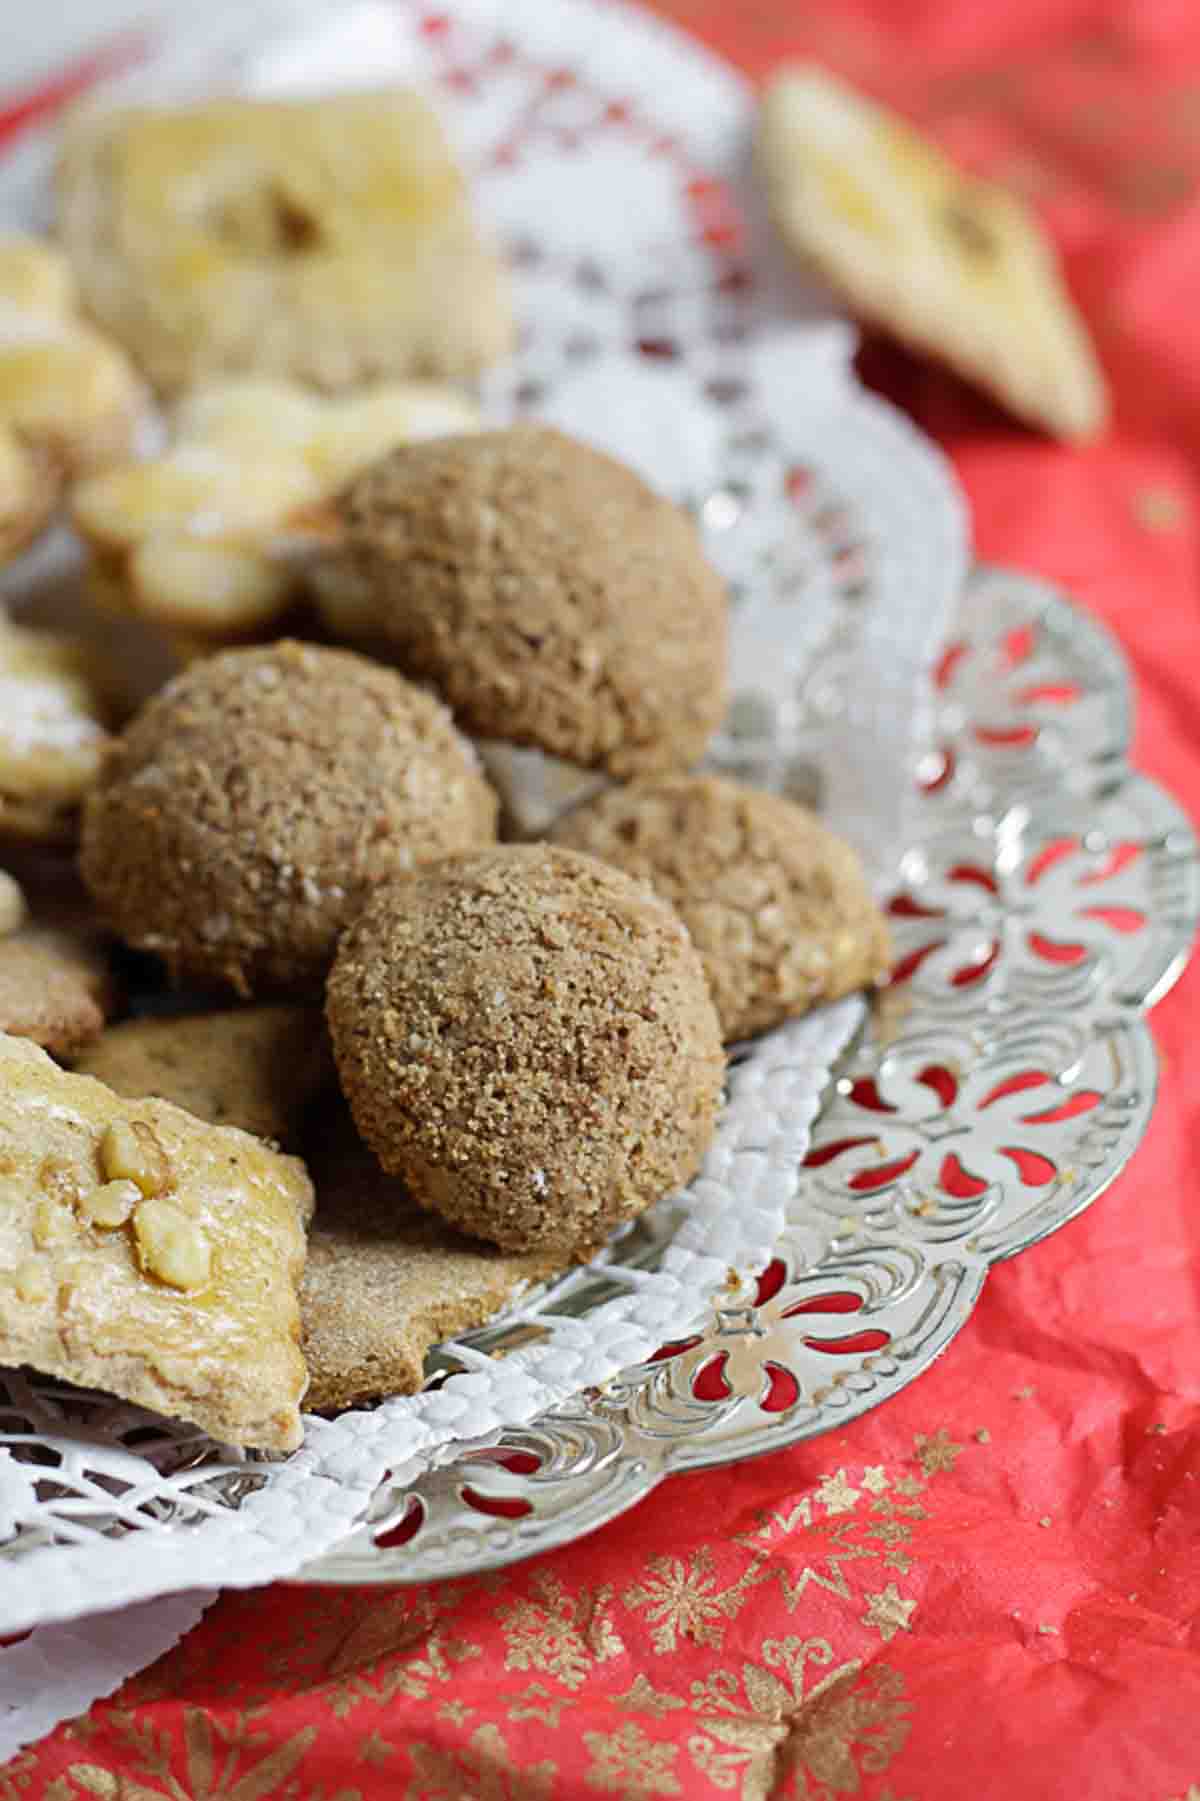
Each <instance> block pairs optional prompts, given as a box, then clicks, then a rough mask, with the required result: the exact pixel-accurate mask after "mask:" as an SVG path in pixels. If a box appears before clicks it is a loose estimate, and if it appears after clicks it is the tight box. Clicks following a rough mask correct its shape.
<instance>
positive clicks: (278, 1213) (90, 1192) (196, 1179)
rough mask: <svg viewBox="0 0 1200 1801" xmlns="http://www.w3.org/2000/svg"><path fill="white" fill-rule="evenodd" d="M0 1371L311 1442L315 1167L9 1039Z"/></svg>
mask: <svg viewBox="0 0 1200 1801" xmlns="http://www.w3.org/2000/svg"><path fill="white" fill-rule="evenodd" d="M0 1194H2V1195H3V1205H0V1363H4V1364H19V1363H28V1364H31V1365H32V1366H33V1368H34V1369H38V1370H42V1371H44V1372H45V1373H46V1374H47V1375H51V1376H59V1377H61V1378H62V1379H63V1380H64V1381H67V1382H77V1383H79V1384H81V1385H82V1386H84V1387H88V1388H103V1389H106V1390H107V1391H108V1392H109V1393H110V1394H115V1395H120V1396H121V1397H122V1399H124V1400H127V1401H134V1402H137V1403H139V1404H140V1405H142V1406H145V1407H153V1408H156V1409H157V1410H158V1411H159V1412H160V1413H165V1414H167V1415H169V1416H171V1417H173V1418H181V1419H187V1420H194V1421H195V1423H196V1424H197V1425H199V1426H202V1427H203V1428H204V1429H205V1430H206V1431H208V1432H211V1433H212V1434H213V1436H214V1437H215V1438H218V1439H221V1440H223V1441H224V1442H226V1443H228V1444H242V1445H256V1446H262V1447H264V1448H266V1449H270V1450H277V1451H289V1450H292V1449H293V1448H294V1447H295V1446H296V1445H298V1444H299V1443H300V1436H301V1431H300V1415H299V1402H300V1397H301V1395H302V1394H303V1393H304V1386H305V1371H304V1363H303V1360H302V1358H301V1356H300V1349H299V1336H300V1319H299V1305H298V1299H297V1284H298V1282H299V1279H300V1272H301V1267H302V1265H303V1262H304V1233H303V1230H302V1227H301V1220H302V1218H303V1216H304V1213H305V1209H306V1204H307V1202H308V1201H309V1200H310V1199H311V1188H310V1185H309V1181H308V1177H307V1176H306V1174H305V1172H304V1166H303V1164H302V1163H300V1161H299V1160H298V1159H297V1158H295V1157H283V1156H280V1154H279V1153H278V1152H277V1151H273V1150H270V1149H269V1148H268V1147H267V1146H266V1145H265V1144H262V1143H260V1142H259V1140H258V1139H256V1138H251V1137H250V1136H249V1134H248V1133H245V1132H237V1131H234V1130H232V1129H231V1128H229V1127H221V1126H210V1125H207V1124H203V1125H202V1124H201V1123H200V1122H199V1121H198V1120H194V1119H192V1118H191V1116H190V1115H189V1114H187V1113H184V1112H183V1110H182V1109H181V1108H179V1107H172V1106H169V1105H168V1104H167V1103H166V1102H165V1101H153V1100H146V1101H135V1102H132V1103H131V1102H128V1101H123V1100H119V1099H118V1098H117V1096H116V1095H115V1094H112V1093H110V1092H109V1090H108V1089H107V1088H105V1087H104V1085H103V1083H101V1082H93V1081H89V1080H88V1079H87V1078H86V1077H83V1076H74V1075H67V1074H66V1073H65V1072H64V1071H62V1070H60V1069H57V1068H56V1067H55V1065H54V1064H53V1063H52V1062H51V1061H50V1059H49V1057H47V1056H46V1054H45V1052H44V1051H40V1050H39V1049H38V1048H37V1046H36V1045H33V1044H28V1043H25V1042H24V1041H23V1040H21V1039H19V1038H7V1037H3V1036H0Z"/></svg>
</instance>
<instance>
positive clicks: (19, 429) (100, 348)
mask: <svg viewBox="0 0 1200 1801" xmlns="http://www.w3.org/2000/svg"><path fill="white" fill-rule="evenodd" d="M143 405H144V396H143V392H142V387H141V384H140V382H139V381H138V379H137V377H136V376H135V375H134V373H133V370H132V368H131V367H130V365H129V363H128V362H127V361H126V359H125V357H124V355H123V354H122V352H121V351H119V350H118V349H117V348H116V346H115V345H113V344H109V343H108V342H107V341H106V340H105V339H104V338H103V337H101V335H100V333H99V332H98V331H95V330H94V329H93V328H92V327H91V326H90V325H86V324H85V323H84V321H83V320H82V319H80V318H79V317H78V316H77V314H76V312H75V292H74V284H73V282H72V280H71V274H70V270H69V268H68V266H67V264H66V261H65V260H64V258H63V257H62V256H61V255H60V254H59V252H58V251H56V250H52V249H51V248H50V246H49V245H48V244H42V243H39V242H38V241H37V239H35V238H23V237H3V236H0V563H3V562H5V561H6V560H7V559H8V558H9V557H11V556H13V555H15V554H16V552H17V551H19V550H21V549H22V548H23V547H24V546H25V545H26V544H28V543H29V541H30V540H31V539H32V538H35V537H36V536H37V534H38V532H39V531H41V529H42V527H43V526H44V525H45V524H46V522H47V520H48V519H49V518H50V516H51V514H52V513H53V512H54V510H55V508H56V507H57V505H58V502H59V499H60V497H61V495H62V492H63V487H64V484H65V483H66V482H68V481H70V480H71V479H72V478H73V477H74V476H76V475H79V474H81V473H82V472H83V471H84V470H87V469H93V468H96V467H98V466H99V465H100V464H101V463H104V462H106V461H107V460H108V459H109V458H111V457H114V456H121V455H124V454H125V453H126V452H127V451H128V449H129V447H130V444H131V443H132V441H133V435H134V432H135V430H136V427H137V423H138V420H139V418H140V416H141V413H142V410H143Z"/></svg>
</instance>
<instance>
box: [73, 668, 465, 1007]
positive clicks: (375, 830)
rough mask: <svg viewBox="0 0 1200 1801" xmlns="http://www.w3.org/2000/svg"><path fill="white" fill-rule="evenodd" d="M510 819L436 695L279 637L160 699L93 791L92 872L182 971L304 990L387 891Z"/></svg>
mask: <svg viewBox="0 0 1200 1801" xmlns="http://www.w3.org/2000/svg"><path fill="white" fill-rule="evenodd" d="M495 823H496V798H495V795H494V794H493V793H492V790H491V789H490V788H489V787H488V784H487V783H486V781H485V780H484V778H483V776H482V774H481V773H480V771H479V767H478V763H477V760H476V758H475V755H474V752H473V751H472V749H471V747H470V745H469V744H468V743H467V741H466V740H465V739H464V738H463V737H462V736H461V735H460V734H459V733H458V732H457V730H456V729H455V727H454V724H453V722H452V720H451V718H450V716H449V714H448V713H447V712H446V710H445V708H444V707H443V706H441V705H440V703H439V702H437V701H436V700H434V699H433V698H432V697H431V696H430V695H428V694H426V693H424V692H422V691H421V690H420V689H418V688H415V687H413V685H412V684H411V683H409V682H406V681H405V680H404V678H403V677H402V676H399V675H397V674H396V672H395V671H394V670H391V669H384V668H381V667H380V666H379V665H377V664H374V663H370V662H368V661H367V660H366V658H364V657H360V656H357V655H355V654H354V653H352V652H350V651H343V650H328V649H323V648H319V647H317V646H315V645H309V644H295V643H290V642H288V641H287V640H282V641H281V642H279V643H278V644H274V645H270V646H267V647H264V648H262V649H253V650H227V651H222V652H220V653H219V654H218V655H216V656H213V657H210V658H208V659H206V660H204V661H203V662H198V663H195V664H192V665H191V666H190V667H189V668H188V669H186V670H185V671H184V672H183V673H182V675H178V676H176V677H175V678H174V680H173V681H171V682H170V683H168V685H167V687H166V688H164V689H163V690H162V691H161V693H159V694H157V695H155V696H154V698H153V699H152V700H150V701H149V703H148V704H147V705H146V706H145V707H144V708H143V709H142V711H141V712H140V713H139V714H138V716H137V717H136V718H135V719H134V720H133V721H132V723H131V724H130V725H129V726H127V727H126V729H125V731H124V733H123V734H122V736H121V737H120V739H119V740H118V741H117V743H116V745H115V747H114V749H113V751H112V754H111V755H110V756H109V758H108V759H107V760H106V762H105V765H104V770H103V773H102V776H101V779H100V781H99V783H98V784H97V786H96V788H95V789H94V791H93V792H92V794H91V795H90V796H89V799H88V804H87V807H86V809H85V814H84V822H83V834H82V844H81V854H80V868H81V870H82V872H83V877H84V880H85V882H86V883H87V885H88V887H89V889H90V890H91V892H92V894H93V895H94V896H95V898H96V900H97V901H98V903H99V905H100V908H101V910H102V912H103V913H104V914H105V916H106V917H107V919H108V921H109V923H110V924H111V925H112V927H113V928H114V930H116V931H117V932H118V934H119V935H120V936H121V937H122V938H124V939H125V940H126V942H127V943H129V944H132V945H134V946H135V947H136V948H137V949H139V950H147V951H154V952H156V953H158V954H159V955H160V956H162V957H163V958H164V960H165V961H166V963H167V965H168V967H169V968H170V970H171V972H172V974H173V975H174V976H175V977H177V978H179V979H183V978H187V979H190V980H192V981H194V982H196V983H198V984H201V985H204V984H217V985H218V986H221V987H225V988H231V989H233V991H234V992H235V993H237V994H240V995H242V996H243V997H248V996H250V995H266V994H272V993H274V994H279V995H296V996H299V997H303V996H304V995H305V994H308V993H313V992H316V991H319V989H320V985H321V983H322V981H323V979H324V976H325V972H326V969H327V968H328V965H329V961H330V959H331V957H332V955H333V950H334V945H335V943H336V941H337V936H338V933H339V932H340V931H341V930H342V929H343V927H344V926H345V925H346V924H347V923H348V922H349V920H351V919H352V918H353V917H354V916H355V914H356V913H357V911H358V909H359V907H360V906H361V905H362V903H363V900H364V899H365V897H366V896H367V894H368V893H369V892H370V890H371V889H372V888H373V887H374V886H375V885H376V884H377V883H379V882H381V881H383V880H385V879H386V878H387V877H389V876H393V875H397V874H403V873H405V872H407V871H409V870H411V869H413V868H415V867H416V866H417V865H419V864H421V863H423V862H427V861H429V860H430V859H432V858H435V857H440V856H444V855H446V854H447V853H449V852H451V851H456V850H463V849H467V848H469V847H471V846H473V845H476V844H481V843H486V842H489V841H490V840H491V839H493V838H494V836H495Z"/></svg>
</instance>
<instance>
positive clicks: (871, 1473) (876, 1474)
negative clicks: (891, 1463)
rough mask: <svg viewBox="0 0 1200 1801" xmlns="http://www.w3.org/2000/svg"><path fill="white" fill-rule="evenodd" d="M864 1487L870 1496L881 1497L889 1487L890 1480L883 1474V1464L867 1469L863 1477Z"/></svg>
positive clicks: (873, 1464) (872, 1465)
mask: <svg viewBox="0 0 1200 1801" xmlns="http://www.w3.org/2000/svg"><path fill="white" fill-rule="evenodd" d="M861 1481H862V1485H863V1487H864V1488H865V1489H866V1490H867V1493H868V1494H872V1495H881V1494H882V1493H883V1491H884V1489H885V1488H886V1487H887V1486H888V1479H887V1477H886V1476H885V1475H884V1473H883V1465H882V1464H881V1463H872V1464H870V1465H869V1466H868V1468H867V1469H865V1470H864V1471H863V1473H862V1477H861Z"/></svg>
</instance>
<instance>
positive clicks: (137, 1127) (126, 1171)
mask: <svg viewBox="0 0 1200 1801" xmlns="http://www.w3.org/2000/svg"><path fill="white" fill-rule="evenodd" d="M100 1167H101V1169H102V1170H103V1172H104V1174H105V1175H106V1176H107V1177H108V1179H109V1181H110V1182H119V1181H130V1182H136V1183H137V1185H138V1187H139V1188H140V1189H141V1191H142V1193H143V1194H144V1195H147V1196H150V1195H156V1194H161V1193H162V1191H163V1189H164V1188H165V1187H166V1186H167V1184H168V1183H169V1181H170V1179H171V1170H170V1165H169V1164H168V1162H167V1157H166V1152H165V1151H164V1150H163V1148H162V1145H161V1144H160V1143H159V1142H158V1139H157V1138H156V1137H155V1134H154V1128H153V1126H149V1125H147V1124H146V1123H145V1121H144V1120H135V1121H134V1122H133V1123H132V1124H130V1123H129V1121H128V1120H123V1119H115V1120H114V1121H113V1123H112V1125H111V1126H109V1128H108V1130H107V1131H106V1132H105V1134H104V1137H103V1138H102V1139H101V1140H100Z"/></svg>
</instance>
